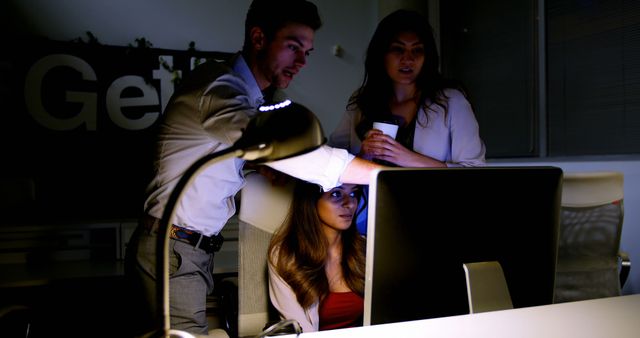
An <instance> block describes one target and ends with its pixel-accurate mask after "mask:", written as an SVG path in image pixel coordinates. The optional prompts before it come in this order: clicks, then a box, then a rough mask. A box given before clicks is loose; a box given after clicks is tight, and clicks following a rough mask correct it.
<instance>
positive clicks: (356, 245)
mask: <svg viewBox="0 0 640 338" xmlns="http://www.w3.org/2000/svg"><path fill="white" fill-rule="evenodd" d="M360 192H361V187H360V186H358V185H354V184H343V185H341V186H339V187H335V188H333V189H331V190H329V191H327V192H323V191H322V189H321V188H320V186H318V185H315V184H311V183H307V182H304V181H296V187H295V189H294V192H293V202H292V204H291V209H290V211H289V214H288V216H287V219H286V220H285V222H284V224H283V226H282V227H281V228H280V229H279V230H278V231H277V232H276V233H275V234H274V236H273V238H272V239H271V243H270V246H269V264H268V265H269V294H270V298H271V303H272V304H273V305H274V306H275V308H276V309H277V310H278V311H279V312H280V316H281V317H282V318H283V319H294V320H296V321H298V323H299V324H300V326H301V327H302V329H303V331H304V332H311V331H318V330H330V329H337V328H344V327H353V326H360V325H362V314H363V311H364V303H363V301H364V300H363V297H364V273H365V244H366V241H365V239H364V238H363V237H362V236H361V235H360V234H358V231H357V229H356V227H355V226H354V221H355V217H356V211H357V208H358V202H359V199H360V197H361V193H360Z"/></svg>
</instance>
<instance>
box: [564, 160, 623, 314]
mask: <svg viewBox="0 0 640 338" xmlns="http://www.w3.org/2000/svg"><path fill="white" fill-rule="evenodd" d="M561 205H562V210H561V220H560V238H559V244H558V264H557V272H556V287H555V297H554V298H555V302H566V301H577V300H584V299H593V298H602V297H611V296H619V295H620V294H621V286H620V275H619V257H618V253H619V250H620V237H621V234H622V222H623V216H624V209H623V174H622V173H620V172H575V173H567V172H565V173H564V175H563V182H562V203H561Z"/></svg>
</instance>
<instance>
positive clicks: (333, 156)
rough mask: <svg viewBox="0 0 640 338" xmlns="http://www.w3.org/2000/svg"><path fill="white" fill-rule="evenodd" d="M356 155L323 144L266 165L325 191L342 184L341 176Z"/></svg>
mask: <svg viewBox="0 0 640 338" xmlns="http://www.w3.org/2000/svg"><path fill="white" fill-rule="evenodd" d="M354 157H355V156H354V155H352V154H350V153H349V152H348V151H347V150H345V149H340V148H333V147H330V146H327V145H323V146H321V147H319V148H318V149H316V150H314V151H311V152H308V153H306V154H302V155H299V156H294V157H291V158H287V159H284V160H279V161H274V162H269V163H266V165H268V166H269V167H271V168H273V169H276V170H278V171H281V172H283V173H286V174H288V175H291V176H293V177H296V178H299V179H301V180H305V181H308V182H311V183H315V184H318V185H320V186H321V187H322V189H323V190H324V191H329V190H331V189H333V188H335V187H337V186H339V185H341V184H342V182H340V176H342V173H343V172H344V171H345V169H346V168H347V166H348V165H349V163H351V161H352V160H353V159H354Z"/></svg>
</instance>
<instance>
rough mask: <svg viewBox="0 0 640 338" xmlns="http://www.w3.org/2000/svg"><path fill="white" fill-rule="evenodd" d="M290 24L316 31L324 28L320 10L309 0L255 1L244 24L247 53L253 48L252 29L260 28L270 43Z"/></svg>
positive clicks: (244, 46) (243, 47)
mask: <svg viewBox="0 0 640 338" xmlns="http://www.w3.org/2000/svg"><path fill="white" fill-rule="evenodd" d="M289 23H299V24H303V25H306V26H309V27H311V29H313V30H314V31H316V30H318V29H319V28H320V26H322V21H321V20H320V14H318V8H317V7H316V5H314V4H313V3H311V2H309V1H307V0H253V1H252V2H251V5H250V6H249V10H248V11H247V18H246V20H245V23H244V45H243V46H242V49H243V50H244V51H245V52H246V51H248V50H249V49H250V47H251V37H250V36H249V35H250V33H251V28H253V27H260V28H262V31H263V32H264V34H265V37H266V38H267V40H268V41H271V40H273V38H274V36H275V34H276V32H277V31H278V30H279V29H281V28H282V27H284V26H285V25H287V24H289Z"/></svg>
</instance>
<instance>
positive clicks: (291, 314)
mask: <svg viewBox="0 0 640 338" xmlns="http://www.w3.org/2000/svg"><path fill="white" fill-rule="evenodd" d="M267 265H268V266H269V297H270V298H271V304H273V306H274V307H275V308H276V309H277V310H278V312H279V313H280V318H281V319H294V320H296V321H298V323H299V324H300V327H302V331H303V332H314V331H318V329H319V327H320V315H319V313H318V307H319V302H318V301H316V302H315V303H313V304H312V305H311V306H310V307H309V308H308V309H306V310H305V309H304V308H302V306H300V303H298V300H297V298H296V294H295V293H294V292H293V290H292V289H291V286H289V284H287V282H285V281H284V280H283V279H282V278H281V277H280V275H279V274H278V273H277V272H276V271H275V268H274V267H273V266H272V265H271V264H270V263H269V264H267Z"/></svg>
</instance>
